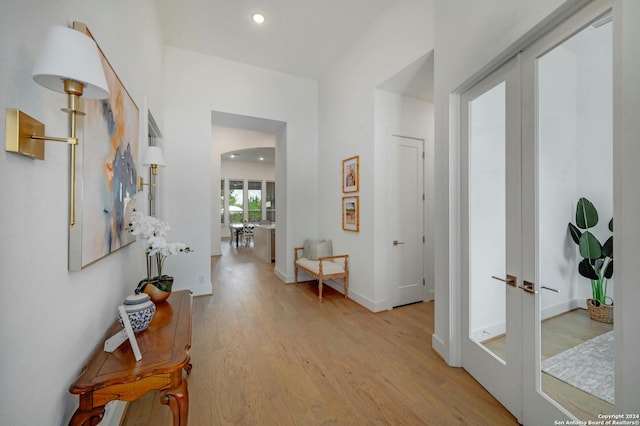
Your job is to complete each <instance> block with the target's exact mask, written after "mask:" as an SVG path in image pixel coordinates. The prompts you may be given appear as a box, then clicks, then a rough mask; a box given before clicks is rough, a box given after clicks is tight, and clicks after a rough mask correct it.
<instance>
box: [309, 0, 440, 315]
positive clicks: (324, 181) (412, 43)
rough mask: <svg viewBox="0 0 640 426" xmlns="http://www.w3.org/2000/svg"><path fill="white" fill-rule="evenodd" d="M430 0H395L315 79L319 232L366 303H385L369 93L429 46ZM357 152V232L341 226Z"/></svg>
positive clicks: (379, 185) (381, 199) (380, 198)
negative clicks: (344, 183) (345, 165)
mask: <svg viewBox="0 0 640 426" xmlns="http://www.w3.org/2000/svg"><path fill="white" fill-rule="evenodd" d="M432 19H433V8H432V2H431V1H423V0H402V1H398V2H396V3H394V4H393V5H392V6H391V7H390V8H389V9H387V10H386V11H385V13H384V14H383V15H382V16H380V17H379V18H378V19H377V20H376V21H374V23H373V24H372V25H371V26H370V27H369V28H368V30H367V31H366V32H365V33H364V34H363V35H362V36H361V37H360V38H359V39H358V40H357V41H356V42H355V43H354V45H353V46H351V47H349V48H348V49H347V51H346V52H345V53H344V54H343V55H342V56H341V57H340V58H339V60H338V61H337V62H336V63H335V64H334V65H333V66H332V67H331V69H330V70H329V71H328V72H327V74H326V75H325V76H324V77H323V78H322V79H321V81H320V103H319V152H318V167H319V170H320V171H322V175H321V176H320V178H319V185H318V188H319V191H318V195H319V205H321V206H323V210H324V211H325V212H326V214H323V215H321V216H320V217H319V223H320V226H319V233H320V234H321V235H322V237H325V238H331V239H332V240H333V247H334V251H336V252H346V253H349V255H350V260H349V267H350V273H349V296H350V297H351V298H353V299H354V300H356V301H357V302H358V303H360V304H362V305H364V306H366V307H367V308H369V309H371V310H374V311H375V310H380V309H386V308H387V295H386V283H385V278H386V275H384V274H385V271H384V270H383V269H382V268H383V265H384V264H385V263H386V259H387V254H386V250H385V249H384V248H382V247H383V245H384V242H385V240H386V239H385V235H383V233H382V232H380V231H381V230H383V229H385V226H386V225H385V223H384V221H382V220H380V216H379V212H382V211H384V207H385V201H386V194H385V192H386V191H385V188H386V187H387V185H386V182H385V181H384V180H383V179H382V178H380V177H379V176H381V172H382V171H383V170H385V168H386V162H385V161H386V159H385V158H384V157H383V156H381V155H380V153H379V152H378V151H377V145H378V143H379V141H377V140H376V137H375V133H374V128H375V126H374V92H375V89H376V87H377V86H378V85H379V84H381V83H382V82H384V81H386V80H388V79H389V78H390V77H391V76H393V75H395V74H396V73H397V72H398V71H400V70H401V69H403V68H404V67H406V66H407V65H409V64H411V63H413V62H414V61H415V60H416V59H418V58H420V57H421V56H423V55H425V54H427V53H428V52H429V51H430V50H431V49H432V48H433V45H434V39H433V21H432ZM354 155H359V156H360V191H359V195H360V232H359V233H354V232H345V231H342V222H341V199H342V193H341V190H340V188H341V185H340V178H341V174H340V170H341V166H342V160H344V159H345V158H349V157H352V156H354ZM309 236H311V237H313V236H314V235H309Z"/></svg>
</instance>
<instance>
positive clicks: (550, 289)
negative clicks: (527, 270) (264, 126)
mask: <svg viewBox="0 0 640 426" xmlns="http://www.w3.org/2000/svg"><path fill="white" fill-rule="evenodd" d="M540 288H544V289H545V290H549V291H553V292H555V293H560V290H558V289H557V288H551V287H547V286H545V285H543V286H542V287H540Z"/></svg>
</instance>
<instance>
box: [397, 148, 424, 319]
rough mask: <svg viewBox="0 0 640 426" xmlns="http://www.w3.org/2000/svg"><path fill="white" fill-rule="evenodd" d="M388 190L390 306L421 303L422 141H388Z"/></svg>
mask: <svg viewBox="0 0 640 426" xmlns="http://www.w3.org/2000/svg"><path fill="white" fill-rule="evenodd" d="M391 144H392V146H391V149H390V150H389V151H390V159H389V160H390V169H391V173H390V177H391V178H390V179H389V181H390V187H389V194H390V197H389V202H390V203H391V209H390V212H391V223H392V227H391V229H392V232H391V235H392V238H393V240H392V241H389V244H390V245H392V248H391V251H390V253H391V256H390V261H391V266H390V268H389V270H390V279H391V282H392V284H391V291H392V294H393V295H392V306H394V307H395V306H401V305H406V304H409V303H414V302H421V301H423V300H424V298H425V285H424V279H423V278H424V270H423V264H424V261H423V260H424V254H423V248H424V229H423V228H424V225H423V224H424V179H423V175H424V159H423V152H424V141H423V140H422V139H416V138H411V137H404V136H396V135H394V136H392V137H391Z"/></svg>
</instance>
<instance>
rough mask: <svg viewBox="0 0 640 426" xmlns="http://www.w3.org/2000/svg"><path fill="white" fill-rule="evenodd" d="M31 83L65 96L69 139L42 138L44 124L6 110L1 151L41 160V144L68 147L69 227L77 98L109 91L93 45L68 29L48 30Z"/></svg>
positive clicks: (103, 95) (100, 96)
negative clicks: (46, 142) (56, 144)
mask: <svg viewBox="0 0 640 426" xmlns="http://www.w3.org/2000/svg"><path fill="white" fill-rule="evenodd" d="M33 79H34V80H35V81H36V83H38V84H40V85H41V86H43V87H46V88H47V89H51V90H53V91H55V92H60V93H66V94H67V108H64V109H63V111H64V112H66V113H68V114H69V136H68V137H65V138H56V137H50V136H45V135H44V132H45V131H44V123H41V122H39V121H38V120H36V119H34V118H32V117H29V116H28V115H27V114H24V113H23V112H21V111H19V110H16V109H7V112H6V118H7V125H6V142H5V149H6V150H7V151H9V152H14V153H17V154H21V155H25V156H27V157H30V158H34V159H40V160H44V141H45V140H50V141H57V142H66V143H67V144H69V147H70V154H69V156H70V163H69V175H70V176H69V187H70V189H69V224H70V225H72V226H73V225H75V222H76V219H75V210H76V209H75V205H76V150H77V145H78V138H77V137H76V124H77V116H78V115H83V114H84V113H83V112H82V111H80V97H81V96H83V95H84V96H85V97H86V98H89V99H105V98H108V97H109V87H108V85H107V80H106V78H105V75H104V69H103V68H102V62H101V60H100V55H99V53H98V47H97V46H96V43H95V42H94V41H93V40H92V39H91V38H89V37H88V36H86V35H85V34H83V33H81V32H79V31H75V30H73V29H71V28H65V27H52V28H51V29H50V30H49V33H48V35H47V39H46V41H45V44H44V47H43V49H42V52H41V54H40V56H39V58H38V60H37V62H36V65H35V67H34V69H33Z"/></svg>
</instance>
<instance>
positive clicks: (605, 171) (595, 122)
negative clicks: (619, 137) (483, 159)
mask: <svg viewBox="0 0 640 426" xmlns="http://www.w3.org/2000/svg"><path fill="white" fill-rule="evenodd" d="M607 16H609V17H610V15H606V16H603V17H602V18H601V19H599V20H597V21H595V22H594V23H592V24H591V25H589V26H587V27H586V28H584V29H583V30H582V31H580V32H579V33H577V34H576V35H574V36H573V37H571V38H569V39H568V40H565V41H564V42H563V43H562V44H560V45H558V46H557V47H555V48H554V49H553V50H551V51H549V52H548V53H546V54H545V55H543V56H541V57H540V58H539V59H538V60H537V67H538V93H537V97H538V102H537V111H538V125H537V129H538V132H537V133H538V158H539V169H538V200H539V207H538V212H539V216H538V238H539V246H538V259H539V266H538V268H539V278H538V281H539V283H540V304H539V309H540V320H541V322H542V323H541V327H540V332H541V336H540V339H541V340H540V341H541V348H542V350H541V357H542V363H541V368H542V390H543V392H545V393H546V394H547V395H549V396H551V397H552V398H553V399H555V400H556V401H557V402H560V403H561V405H563V406H565V407H566V408H568V409H569V411H570V412H571V413H572V414H574V415H575V416H576V417H578V418H579V419H580V420H598V414H605V413H612V412H613V404H614V400H615V399H614V395H613V333H612V332H611V330H612V329H613V325H612V324H607V323H603V322H599V321H594V320H592V319H590V317H589V313H588V311H587V309H586V308H587V305H586V300H587V299H590V298H592V297H594V295H593V294H592V293H593V292H592V285H591V284H592V280H591V279H588V278H585V277H583V276H581V275H580V274H579V273H578V265H579V264H580V262H581V261H582V260H583V259H584V256H583V255H584V254H585V253H586V252H584V250H580V249H579V246H578V244H576V243H575V242H574V241H573V238H572V237H571V233H570V232H569V229H568V223H572V225H573V226H576V228H574V230H575V232H580V233H585V237H587V236H588V235H586V233H587V232H588V233H591V234H592V235H593V236H594V237H595V238H596V240H592V241H597V243H596V245H597V246H599V247H598V251H599V252H600V253H596V252H595V250H591V252H590V255H589V256H588V257H591V259H589V260H588V261H587V262H586V264H585V263H584V262H583V267H584V268H587V269H589V270H591V271H592V273H594V274H595V276H600V277H602V280H601V281H602V282H601V284H602V287H603V290H604V288H607V290H608V291H609V294H612V293H613V289H612V286H613V279H607V278H606V277H604V274H605V270H606V268H607V266H608V265H609V263H610V260H609V256H607V255H606V254H604V253H602V252H603V250H602V246H603V245H604V243H605V241H607V239H608V238H609V237H610V236H611V235H612V233H611V231H609V229H608V224H609V220H610V219H611V218H612V217H613V169H612V166H613V153H612V148H613V133H612V97H613V95H612V89H613V85H612V79H611V76H612V31H611V27H612V25H611V22H610V20H608V19H607ZM580 199H584V200H586V201H585V202H581V203H580V206H581V208H582V207H584V208H583V209H582V210H581V212H584V213H586V214H589V213H590V212H592V213H595V212H597V213H598V220H597V222H596V221H595V216H594V217H593V218H592V219H589V218H588V220H587V222H586V223H580V222H583V221H584V215H582V217H580V218H579V219H580V220H579V221H578V222H576V211H577V207H578V201H579V200H580ZM587 202H588V204H587ZM590 206H593V207H594V208H595V210H593V211H591V207H590ZM587 207H588V208H587ZM581 212H578V213H579V214H580V213H581ZM581 239H582V240H583V241H587V238H584V237H583V238H581ZM578 241H580V239H578ZM594 249H595V247H594ZM581 252H583V253H581ZM592 263H593V265H592ZM594 281H595V282H596V284H595V285H594V287H597V286H598V283H597V282H598V281H600V278H598V280H594ZM594 289H595V288H594ZM597 295H598V296H599V293H597ZM605 303H610V301H609V300H608V299H606V298H605V297H602V304H603V305H604V304H605ZM603 309H604V307H603ZM596 359H599V361H596Z"/></svg>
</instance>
